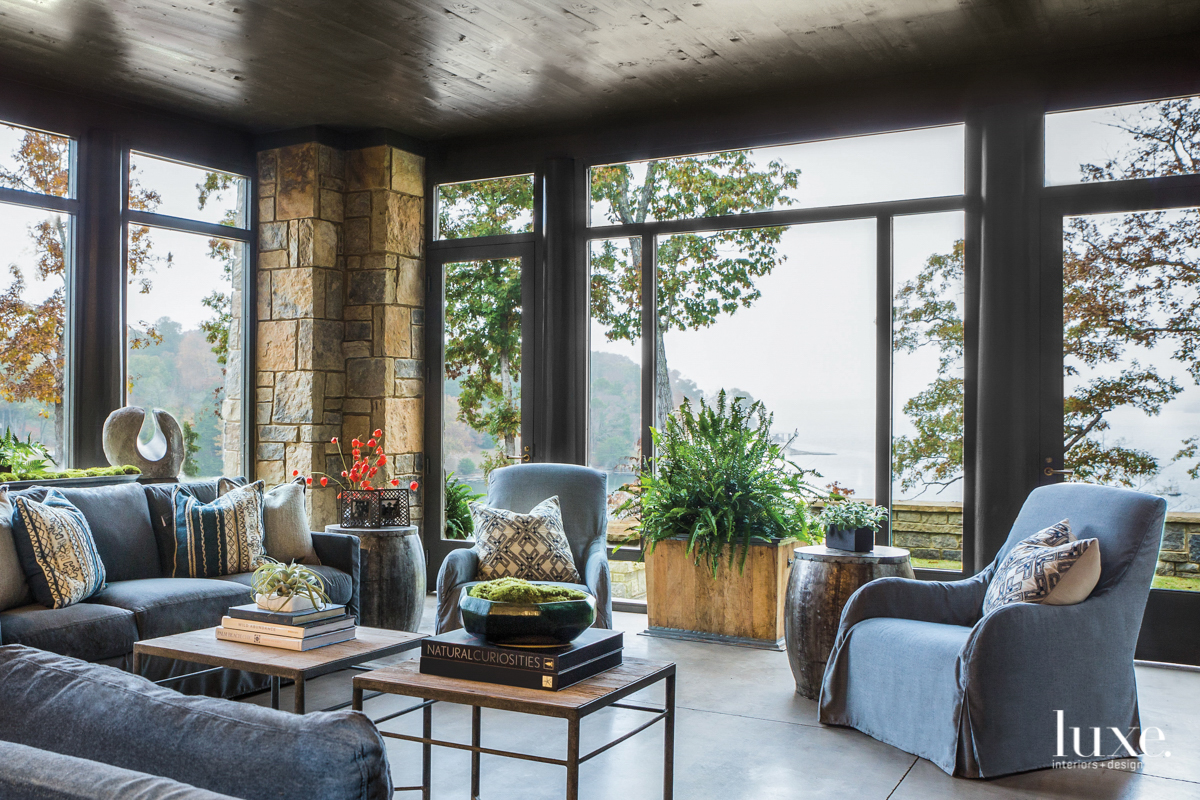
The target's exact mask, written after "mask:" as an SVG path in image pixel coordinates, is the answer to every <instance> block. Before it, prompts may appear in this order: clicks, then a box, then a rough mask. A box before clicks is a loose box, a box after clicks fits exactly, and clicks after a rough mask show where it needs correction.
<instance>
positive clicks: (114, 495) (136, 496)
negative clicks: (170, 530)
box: [21, 483, 162, 581]
mask: <svg viewBox="0 0 1200 800" xmlns="http://www.w3.org/2000/svg"><path fill="white" fill-rule="evenodd" d="M55 489H56V490H57V491H59V492H61V493H62V496H63V497H65V498H67V500H69V501H70V502H71V504H72V505H74V506H75V507H76V508H78V509H79V510H80V511H82V512H83V516H84V518H86V519H87V521H88V525H89V526H90V527H91V529H92V538H94V539H95V540H96V550H97V551H99V553H100V560H101V561H103V562H104V571H105V573H106V574H107V575H108V579H109V580H110V581H134V580H138V579H139V578H161V577H162V568H161V567H160V566H159V562H158V549H157V544H156V542H155V541H154V527H153V526H152V525H151V524H150V506H149V504H148V503H147V502H146V492H145V490H143V489H142V487H141V485H140V484H137V483H121V484H116V485H113V486H94V487H89V488H86V489H71V488H64V487H55ZM21 495H22V496H25V497H32V498H33V499H35V500H37V501H39V502H40V501H42V500H43V499H44V498H45V496H46V489H45V488H43V487H40V486H34V487H31V488H29V489H26V490H24V491H22V492H21Z"/></svg>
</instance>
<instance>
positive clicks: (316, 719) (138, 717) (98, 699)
mask: <svg viewBox="0 0 1200 800" xmlns="http://www.w3.org/2000/svg"><path fill="white" fill-rule="evenodd" d="M212 583H226V582H225V581H212ZM0 708H2V709H4V712H5V713H3V714H0V739H4V740H8V741H14V742H19V743H21V744H26V745H30V746H32V747H38V748H41V749H43V750H50V751H53V752H56V753H62V754H64V755H69V756H75V757H77V758H87V759H90V760H92V761H101V762H104V763H106V764H111V765H113V766H116V767H121V768H123V769H129V770H135V771H137V772H146V773H152V774H156V775H161V776H162V777H165V778H171V779H172V780H176V781H180V782H181V783H186V784H190V785H192V786H197V787H200V788H204V789H208V790H210V791H213V792H223V793H225V794H229V795H233V796H235V797H241V798H247V800H257V799H258V798H262V799H263V800H265V799H266V798H282V797H313V798H322V800H351V799H355V800H377V799H378V800H384V798H390V797H391V796H392V784H391V782H390V776H389V774H388V764H387V753H386V750H385V748H384V744H383V739H382V737H381V736H380V735H379V732H378V731H377V730H376V729H375V726H374V725H373V724H372V723H371V721H370V720H369V719H367V717H366V716H364V715H363V714H361V713H358V712H354V711H334V712H317V713H313V714H306V715H303V716H301V715H296V714H288V713H286V712H282V711H272V710H271V709H269V708H260V707H259V706H255V705H252V704H249V703H233V702H230V701H227V700H218V699H215V698H211V697H188V696H186V695H182V694H179V693H178V692H175V691H172V690H170V689H166V688H164V687H161V686H155V685H154V684H152V683H150V682H149V681H147V680H145V679H143V678H139V677H137V676H135V675H130V674H128V673H125V672H121V671H119V670H116V669H112V668H111V667H102V666H97V665H95V664H85V663H83V662H80V661H75V660H73V659H68V658H63V657H61V656H56V655H54V654H52V653H44V652H41V651H38V650H31V649H29V648H25V647H2V648H0Z"/></svg>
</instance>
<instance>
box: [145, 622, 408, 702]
mask: <svg viewBox="0 0 1200 800" xmlns="http://www.w3.org/2000/svg"><path fill="white" fill-rule="evenodd" d="M216 630H217V629H216V628H204V629H203V630H198V631H188V632H187V633H177V634H175V635H174V636H162V637H159V638H157V639H147V640H146V641H142V642H136V643H135V644H134V645H133V671H134V673H135V674H138V673H139V672H140V668H141V660H142V658H144V657H145V656H163V657H164V658H174V659H178V660H180V661H190V662H194V663H197V664H208V665H210V666H212V667H214V668H215V669H207V670H201V671H200V672H193V673H190V674H188V675H179V676H176V677H174V678H167V679H165V680H161V681H158V683H160V684H166V683H173V682H175V681H179V680H182V679H184V678H190V677H195V676H198V675H207V674H209V673H213V672H218V671H220V670H222V669H240V670H242V671H244V672H253V673H255V674H258V675H270V676H271V708H275V709H277V708H279V682H280V680H292V681H295V682H296V702H295V711H296V713H297V714H303V713H304V682H305V681H306V680H308V679H309V678H316V677H318V676H321V675H328V674H329V673H330V672H337V671H338V670H343V669H349V668H352V667H358V665H359V664H362V663H364V662H366V661H374V660H375V659H377V658H384V657H385V656H392V655H395V654H397V653H403V652H404V651H405V650H411V649H413V648H414V647H417V646H418V645H419V644H420V643H421V640H422V639H424V638H425V636H426V634H423V633H405V632H404V631H388V630H382V629H380V628H363V627H359V629H358V638H357V639H352V640H350V641H348V642H341V643H340V644H331V645H327V646H325V647H318V648H317V649H315V650H306V651H304V652H299V651H295V650H282V649H280V648H277V647H263V646H261V645H255V644H245V643H243V642H226V641H222V640H220V639H218V638H217V634H216ZM359 669H362V667H359ZM345 705H348V704H344V705H343V706H342V707H345Z"/></svg>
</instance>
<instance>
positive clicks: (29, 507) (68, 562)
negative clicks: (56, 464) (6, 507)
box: [12, 489, 105, 608]
mask: <svg viewBox="0 0 1200 800" xmlns="http://www.w3.org/2000/svg"><path fill="white" fill-rule="evenodd" d="M12 528H13V543H14V544H15V545H16V546H17V555H18V556H19V557H20V559H21V568H22V569H23V570H24V571H25V576H26V577H27V578H28V579H29V588H30V590H31V591H32V592H33V599H34V600H36V601H37V602H38V603H40V604H41V605H44V606H46V607H47V608H66V607H67V606H70V605H74V604H75V603H78V602H79V601H80V600H85V599H87V598H89V597H91V596H92V595H94V594H95V593H96V592H98V591H100V590H101V589H103V588H104V581H105V574H104V562H102V561H101V560H100V553H99V552H97V550H96V541H95V540H94V539H93V538H92V529H91V527H90V526H89V525H88V522H87V519H85V518H84V516H83V512H82V511H80V510H79V509H78V508H76V507H75V505H74V504H73V503H71V501H70V500H68V499H67V498H65V497H63V495H62V493H61V492H59V491H58V490H57V489H50V490H49V491H47V492H46V499H45V500H43V501H42V502H40V503H39V502H37V501H35V500H30V499H29V498H28V497H20V496H18V497H14V498H13V516H12Z"/></svg>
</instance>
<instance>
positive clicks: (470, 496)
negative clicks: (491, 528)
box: [446, 472, 483, 539]
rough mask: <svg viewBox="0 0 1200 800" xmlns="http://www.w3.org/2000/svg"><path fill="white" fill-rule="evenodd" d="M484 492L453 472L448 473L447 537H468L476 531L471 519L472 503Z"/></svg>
mask: <svg viewBox="0 0 1200 800" xmlns="http://www.w3.org/2000/svg"><path fill="white" fill-rule="evenodd" d="M482 497H483V495H482V494H480V493H479V492H477V491H475V490H474V489H472V488H471V487H470V486H468V485H467V484H465V483H463V482H462V481H460V480H459V479H458V478H457V477H456V476H455V474H454V473H453V472H447V473H446V538H447V539H467V538H469V537H470V536H471V534H472V533H474V532H475V523H474V522H472V521H471V508H470V503H471V502H472V501H474V500H479V499H481V498H482Z"/></svg>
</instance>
